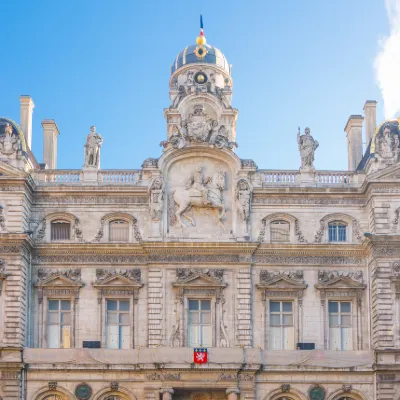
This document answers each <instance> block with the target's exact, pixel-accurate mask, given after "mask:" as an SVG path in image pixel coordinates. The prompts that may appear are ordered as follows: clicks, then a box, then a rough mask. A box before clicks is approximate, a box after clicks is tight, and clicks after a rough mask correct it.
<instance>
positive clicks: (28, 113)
mask: <svg viewBox="0 0 400 400" xmlns="http://www.w3.org/2000/svg"><path fill="white" fill-rule="evenodd" d="M19 104H20V120H19V122H20V126H21V129H22V133H23V134H24V136H25V141H26V144H27V145H28V147H29V149H31V147H32V114H33V109H34V108H35V104H34V103H33V100H32V97H31V96H21V97H20V98H19Z"/></svg>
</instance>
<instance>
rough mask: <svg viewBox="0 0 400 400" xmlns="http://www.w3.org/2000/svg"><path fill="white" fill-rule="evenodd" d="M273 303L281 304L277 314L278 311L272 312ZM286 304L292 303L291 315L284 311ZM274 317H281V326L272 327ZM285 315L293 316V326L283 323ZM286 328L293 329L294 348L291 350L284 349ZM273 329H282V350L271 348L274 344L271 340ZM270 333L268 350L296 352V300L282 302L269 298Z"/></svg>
mask: <svg viewBox="0 0 400 400" xmlns="http://www.w3.org/2000/svg"><path fill="white" fill-rule="evenodd" d="M271 303H279V304H280V307H279V310H280V311H279V312H277V311H271ZM284 303H290V304H291V306H292V310H291V312H290V313H289V312H286V311H283V304H284ZM273 315H279V317H280V318H279V319H280V322H281V323H280V324H279V325H272V323H271V317H272V316H273ZM284 315H291V316H292V324H291V325H284V324H283V323H282V322H283V316H284ZM285 327H292V328H293V346H292V348H291V349H285V348H283V347H284V346H283V330H284V328H285ZM271 328H280V339H281V340H280V342H281V345H282V346H281V347H282V348H280V349H275V348H272V347H271V342H272V340H271V334H272V332H271ZM268 332H269V337H268V344H269V348H268V350H273V351H275V350H278V351H279V350H295V349H296V346H295V304H294V300H293V299H292V300H280V299H274V298H269V299H268Z"/></svg>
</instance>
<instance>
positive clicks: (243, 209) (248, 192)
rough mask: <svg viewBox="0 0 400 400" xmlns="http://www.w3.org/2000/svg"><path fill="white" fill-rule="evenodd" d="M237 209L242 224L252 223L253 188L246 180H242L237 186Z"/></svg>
mask: <svg viewBox="0 0 400 400" xmlns="http://www.w3.org/2000/svg"><path fill="white" fill-rule="evenodd" d="M235 194H236V201H237V202H236V207H237V210H238V212H239V217H240V219H241V221H242V222H244V223H246V226H247V224H248V222H249V221H250V210H251V197H252V194H253V188H252V186H251V184H250V183H249V182H248V181H247V180H246V179H240V180H239V182H238V183H237V185H236V191H235Z"/></svg>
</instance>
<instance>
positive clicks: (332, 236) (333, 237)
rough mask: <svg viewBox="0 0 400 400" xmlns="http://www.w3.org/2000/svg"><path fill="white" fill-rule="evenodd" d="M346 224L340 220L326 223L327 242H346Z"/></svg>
mask: <svg viewBox="0 0 400 400" xmlns="http://www.w3.org/2000/svg"><path fill="white" fill-rule="evenodd" d="M346 240H347V225H346V224H345V223H344V222H341V221H333V222H330V223H329V224H328V241H329V242H346Z"/></svg>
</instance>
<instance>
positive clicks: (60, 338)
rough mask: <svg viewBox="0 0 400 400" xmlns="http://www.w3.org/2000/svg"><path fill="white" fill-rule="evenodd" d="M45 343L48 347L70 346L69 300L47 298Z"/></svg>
mask: <svg viewBox="0 0 400 400" xmlns="http://www.w3.org/2000/svg"><path fill="white" fill-rule="evenodd" d="M47 344H48V347H49V348H50V349H58V348H62V349H69V348H71V301H70V300H49V301H48V314H47Z"/></svg>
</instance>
